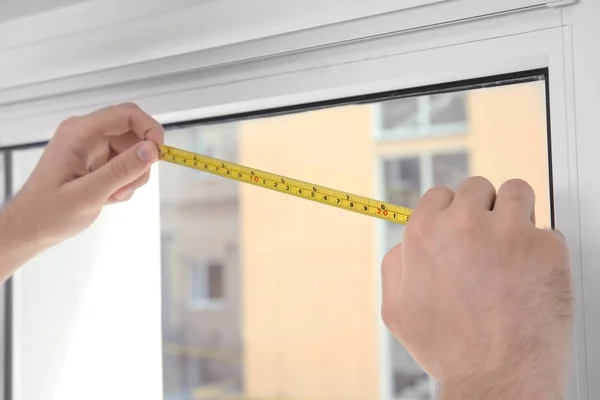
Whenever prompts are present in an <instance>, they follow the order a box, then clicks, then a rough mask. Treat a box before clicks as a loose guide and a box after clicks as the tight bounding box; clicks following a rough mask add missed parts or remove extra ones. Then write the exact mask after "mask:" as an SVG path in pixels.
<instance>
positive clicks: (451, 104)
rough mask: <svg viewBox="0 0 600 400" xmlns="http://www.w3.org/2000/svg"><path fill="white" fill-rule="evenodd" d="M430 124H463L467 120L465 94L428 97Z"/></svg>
mask: <svg viewBox="0 0 600 400" xmlns="http://www.w3.org/2000/svg"><path fill="white" fill-rule="evenodd" d="M429 106H430V112H431V124H432V125H441V124H451V123H463V124H464V123H465V122H466V120H467V115H466V114H467V105H466V93H465V92H456V93H444V94H434V95H432V96H429Z"/></svg>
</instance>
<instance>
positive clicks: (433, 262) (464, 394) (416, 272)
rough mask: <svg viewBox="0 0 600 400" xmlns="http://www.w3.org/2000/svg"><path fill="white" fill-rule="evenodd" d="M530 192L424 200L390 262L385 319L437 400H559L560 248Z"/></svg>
mask: <svg viewBox="0 0 600 400" xmlns="http://www.w3.org/2000/svg"><path fill="white" fill-rule="evenodd" d="M534 200H535V198H534V192H533V190H532V189H531V187H530V186H529V185H528V184H527V183H525V182H523V181H520V180H512V181H509V182H507V183H505V184H504V185H503V186H502V187H501V188H500V189H499V191H498V194H497V195H496V191H495V189H494V187H493V185H492V184H491V183H490V182H488V181H487V180H485V179H483V178H471V179H468V180H466V181H464V182H463V183H462V184H461V186H460V187H459V188H458V189H457V191H456V193H454V192H453V191H452V190H450V189H447V188H435V189H432V190H430V191H429V192H427V193H426V194H425V195H424V196H423V198H422V199H421V201H420V202H419V204H418V205H417V207H416V208H415V211H414V214H413V215H412V217H411V219H410V222H409V223H408V224H407V226H406V230H405V233H404V241H403V243H402V244H401V245H398V246H397V247H395V248H394V249H392V250H391V251H390V252H389V253H388V254H387V255H386V257H385V259H384V261H383V266H382V274H383V307H382V314H383V319H384V321H385V322H386V324H387V326H388V328H389V329H390V330H391V331H392V332H393V333H394V335H395V336H396V337H397V338H398V339H399V340H400V341H401V342H402V343H403V344H404V345H405V347H406V348H407V350H408V351H409V352H410V353H411V354H412V356H413V357H414V358H415V360H416V361H417V362H418V363H419V364H420V365H421V366H422V367H423V368H424V369H425V370H426V372H428V373H429V374H430V375H431V376H432V377H433V378H434V379H436V380H437V381H438V382H439V384H440V394H441V397H442V399H443V400H454V399H491V400H495V399H503V400H504V399H528V400H530V399H559V398H560V395H561V391H562V390H563V389H564V385H565V380H566V373H567V364H568V355H569V347H570V335H571V324H572V297H571V282H570V267H569V253H568V250H567V246H566V243H565V241H564V239H563V237H562V236H561V235H560V234H559V233H557V232H554V231H548V230H540V229H537V228H536V227H535V224H534V218H535V217H534Z"/></svg>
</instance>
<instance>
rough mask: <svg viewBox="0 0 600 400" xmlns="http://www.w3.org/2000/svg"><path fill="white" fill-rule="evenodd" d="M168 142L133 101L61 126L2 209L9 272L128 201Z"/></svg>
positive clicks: (1, 262) (0, 248)
mask: <svg viewBox="0 0 600 400" xmlns="http://www.w3.org/2000/svg"><path fill="white" fill-rule="evenodd" d="M163 139H164V132H163V129H162V126H161V125H160V124H159V123H158V122H157V121H155V120H154V119H153V118H152V117H150V116H149V115H148V114H146V113H144V112H143V111H142V110H140V109H139V108H138V107H137V106H136V105H133V104H123V105H119V106H114V107H109V108H104V109H101V110H98V111H95V112H93V113H91V114H88V115H85V116H82V117H73V118H70V119H67V120H66V121H64V122H63V123H62V124H60V126H59V127H58V129H57V131H56V133H55V135H54V137H53V138H52V140H51V141H50V143H49V144H48V146H47V147H46V149H45V151H44V153H43V155H42V157H41V159H40V161H39V163H38V164H37V166H36V168H35V170H34V171H33V173H32V174H31V176H30V177H29V179H28V180H27V182H26V183H25V185H24V186H23V188H22V190H21V191H20V192H19V193H18V194H17V195H16V197H15V198H14V199H13V200H12V201H11V202H10V203H9V204H8V205H7V207H6V208H5V209H4V210H3V211H2V214H0V267H2V268H1V270H2V275H3V276H2V277H3V278H5V277H6V276H5V275H6V272H9V273H10V272H12V271H13V270H14V269H16V267H18V266H19V265H20V264H21V263H23V262H25V261H26V260H27V259H28V258H30V257H31V256H33V255H34V254H35V253H37V252H39V251H41V250H43V249H45V248H47V247H48V246H52V245H54V244H56V243H58V242H60V241H62V240H64V239H66V238H69V237H71V236H73V235H75V234H77V233H79V232H81V231H83V230H84V229H86V228H87V227H89V226H90V225H91V224H92V223H93V222H94V220H95V219H96V218H97V217H98V215H99V213H100V211H101V209H102V207H103V206H104V205H106V204H109V203H114V202H121V201H126V200H128V199H129V198H130V197H131V196H132V195H133V193H134V191H135V190H136V189H137V188H139V187H140V186H142V185H144V184H145V183H146V182H147V181H148V178H149V174H150V171H149V170H150V167H151V165H152V164H153V162H155V161H156V160H157V159H158V147H157V144H162V143H163ZM9 248H11V249H13V250H12V251H10V252H9V251H8V249H9ZM9 253H10V255H9ZM7 268H8V271H7Z"/></svg>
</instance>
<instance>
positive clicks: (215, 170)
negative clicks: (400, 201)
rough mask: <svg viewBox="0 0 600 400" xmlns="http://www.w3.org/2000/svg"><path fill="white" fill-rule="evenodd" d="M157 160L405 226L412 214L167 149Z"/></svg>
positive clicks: (284, 178) (405, 209) (186, 152)
mask: <svg viewBox="0 0 600 400" xmlns="http://www.w3.org/2000/svg"><path fill="white" fill-rule="evenodd" d="M160 159H161V160H163V161H167V162H170V163H173V164H178V165H182V166H184V167H189V168H193V169H197V170H200V171H205V172H209V173H211V174H214V175H218V176H221V177H224V178H229V179H233V180H235V181H238V182H243V183H249V184H251V185H254V186H259V187H262V188H266V189H271V190H274V191H276V192H279V193H284V194H288V195H292V196H296V197H300V198H302V199H306V200H312V201H316V202H317V203H321V204H325V205H328V206H333V207H337V208H341V209H344V210H348V211H354V212H356V213H359V214H364V215H368V216H370V217H375V218H380V219H383V220H386V221H391V222H396V223H400V224H405V223H407V222H408V219H409V218H410V215H411V214H412V210H411V209H410V208H407V207H402V206H398V205H396V204H391V203H386V202H383V201H379V200H375V199H370V198H368V197H363V196H358V195H355V194H351V193H346V192H344V191H341V190H336V189H331V188H328V187H324V186H320V185H315V184H313V183H308V182H303V181H299V180H297V179H292V178H288V177H285V176H281V175H277V174H273V173H270V172H265V171H261V170H259V169H254V168H250V167H246V166H243V165H239V164H234V163H232V162H229V161H224V160H219V159H216V158H212V157H208V156H203V155H200V154H196V153H192V152H189V151H185V150H181V149H178V148H175V147H171V146H166V145H160Z"/></svg>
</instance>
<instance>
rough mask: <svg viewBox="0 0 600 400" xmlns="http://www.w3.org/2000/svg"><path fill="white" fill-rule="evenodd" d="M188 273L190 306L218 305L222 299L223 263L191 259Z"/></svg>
mask: <svg viewBox="0 0 600 400" xmlns="http://www.w3.org/2000/svg"><path fill="white" fill-rule="evenodd" d="M189 273H190V275H189V281H190V286H191V288H190V302H191V303H192V306H194V307H198V308H203V307H211V306H220V305H221V304H222V302H223V299H224V282H223V265H221V264H220V263H218V262H210V263H207V262H203V261H199V260H193V261H191V263H190V271H189Z"/></svg>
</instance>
